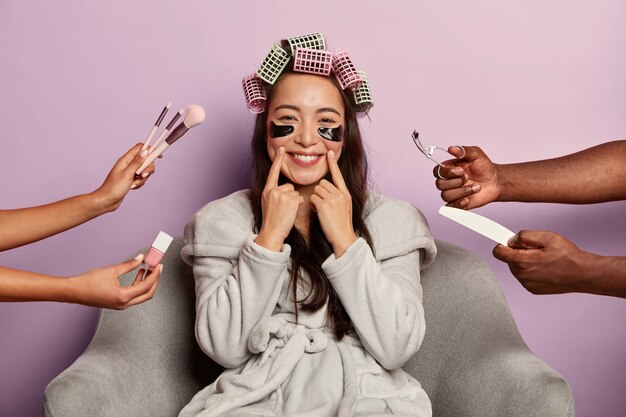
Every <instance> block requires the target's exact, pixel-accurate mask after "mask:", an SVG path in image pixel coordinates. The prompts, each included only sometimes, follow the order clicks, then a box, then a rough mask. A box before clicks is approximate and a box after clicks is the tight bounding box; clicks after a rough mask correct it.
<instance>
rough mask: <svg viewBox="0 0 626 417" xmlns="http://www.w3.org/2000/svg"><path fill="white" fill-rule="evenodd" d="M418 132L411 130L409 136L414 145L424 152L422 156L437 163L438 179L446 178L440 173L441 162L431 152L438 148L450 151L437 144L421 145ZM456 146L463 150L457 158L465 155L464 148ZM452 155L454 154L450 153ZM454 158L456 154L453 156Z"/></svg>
mask: <svg viewBox="0 0 626 417" xmlns="http://www.w3.org/2000/svg"><path fill="white" fill-rule="evenodd" d="M419 135H420V134H419V132H418V131H417V130H414V131H413V134H412V135H411V137H412V138H413V143H415V146H416V147H417V149H418V150H419V151H420V152H421V153H423V154H424V156H425V157H426V158H428V159H430V160H431V161H433V162H434V163H436V164H437V177H439V179H442V180H447V179H448V178H446V177H444V176H443V175H441V167H442V166H443V165H442V164H441V162H439V161H437V160H436V159H435V158H433V153H435V151H437V150H439V151H442V152H445V153H447V154H450V155H452V154H451V153H450V152H448V151H447V150H445V149H443V148H440V147H439V146H432V145H431V146H424V145H422V142H421V141H420V139H419ZM456 146H457V147H459V148H461V150H462V151H463V155H461V156H460V157H458V158H457V159H462V158H463V157H464V156H465V148H464V147H462V146H461V145H456ZM452 156H454V155H452ZM454 157H455V158H456V156H454Z"/></svg>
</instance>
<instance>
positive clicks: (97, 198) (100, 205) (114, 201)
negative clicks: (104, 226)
mask: <svg viewBox="0 0 626 417" xmlns="http://www.w3.org/2000/svg"><path fill="white" fill-rule="evenodd" d="M87 197H88V200H89V202H90V204H91V210H92V211H93V212H94V213H95V216H94V217H96V216H100V215H101V214H106V213H110V212H112V211H115V210H117V208H118V207H119V206H120V204H121V203H122V200H120V199H119V198H116V197H115V196H113V195H111V194H110V193H107V192H106V191H103V190H102V189H101V188H98V189H97V190H95V191H93V192H91V193H89V194H87Z"/></svg>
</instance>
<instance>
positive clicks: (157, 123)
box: [141, 101, 172, 151]
mask: <svg viewBox="0 0 626 417" xmlns="http://www.w3.org/2000/svg"><path fill="white" fill-rule="evenodd" d="M171 106H172V102H171V101H168V102H167V104H166V105H165V107H163V110H161V114H160V115H159V118H158V119H157V121H156V122H155V123H154V127H153V128H152V130H151V131H150V134H149V135H148V139H146V141H145V142H144V143H143V146H142V147H141V150H142V151H143V150H144V149H146V148H147V147H148V145H149V144H150V141H151V140H152V136H154V132H156V130H157V129H158V128H159V126H161V122H162V121H163V118H164V117H165V115H166V114H167V111H168V110H169V109H170V107H171Z"/></svg>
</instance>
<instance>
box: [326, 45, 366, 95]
mask: <svg viewBox="0 0 626 417" xmlns="http://www.w3.org/2000/svg"><path fill="white" fill-rule="evenodd" d="M333 71H335V76H336V77H337V81H339V84H340V85H341V88H342V89H343V90H345V89H346V88H349V89H350V90H354V89H355V88H357V87H358V86H359V85H360V84H361V81H362V80H361V76H360V75H359V72H358V71H357V70H356V67H355V66H354V64H353V63H352V60H351V59H350V57H349V56H348V53H347V52H346V51H336V52H335V53H334V54H333Z"/></svg>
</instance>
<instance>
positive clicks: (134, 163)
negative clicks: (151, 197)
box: [92, 143, 154, 212]
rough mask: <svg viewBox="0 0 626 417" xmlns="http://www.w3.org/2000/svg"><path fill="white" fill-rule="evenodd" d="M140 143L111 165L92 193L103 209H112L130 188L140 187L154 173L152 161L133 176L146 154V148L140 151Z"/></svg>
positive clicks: (116, 206)
mask: <svg viewBox="0 0 626 417" xmlns="http://www.w3.org/2000/svg"><path fill="white" fill-rule="evenodd" d="M141 147H142V144H141V143H138V144H136V145H135V146H133V147H132V148H131V149H130V150H129V151H128V152H126V153H125V154H124V155H123V156H122V157H121V158H120V159H119V160H118V161H117V162H116V163H115V165H114V166H113V168H112V169H111V171H110V172H109V175H107V177H106V179H105V180H104V183H102V185H101V186H100V187H99V188H98V189H97V190H96V191H94V192H93V193H92V194H93V195H94V197H96V198H97V199H98V201H100V202H101V204H102V207H103V211H105V212H106V211H114V210H116V209H117V208H118V207H119V206H120V204H122V200H124V197H126V194H128V192H129V191H130V190H134V189H138V188H141V187H142V186H143V185H144V184H145V183H146V181H148V178H149V176H150V175H151V174H153V173H154V162H153V163H151V164H150V165H148V167H147V168H146V169H145V170H144V171H143V173H142V176H141V177H139V178H136V177H135V171H137V169H139V167H140V166H141V164H143V161H144V160H145V159H146V156H147V155H148V149H144V150H143V151H141Z"/></svg>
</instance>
